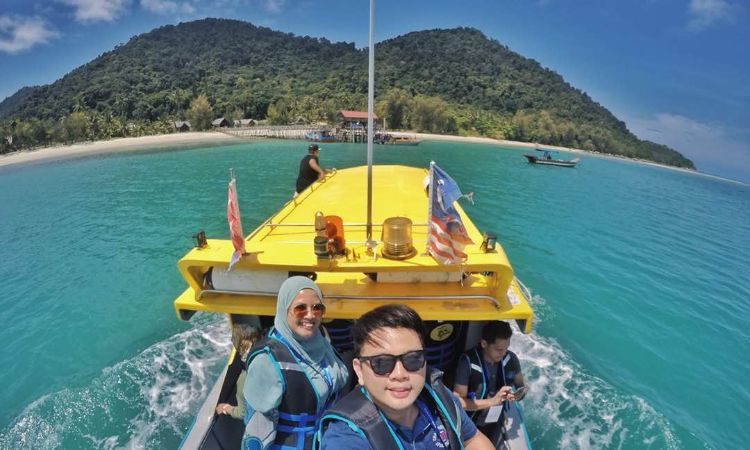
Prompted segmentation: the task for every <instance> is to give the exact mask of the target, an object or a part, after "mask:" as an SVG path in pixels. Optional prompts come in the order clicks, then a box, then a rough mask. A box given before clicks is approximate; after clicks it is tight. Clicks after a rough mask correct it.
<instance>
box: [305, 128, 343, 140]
mask: <svg viewBox="0 0 750 450" xmlns="http://www.w3.org/2000/svg"><path fill="white" fill-rule="evenodd" d="M305 140H308V141H312V142H336V137H335V136H333V135H332V134H331V133H330V132H328V131H327V130H314V131H308V132H307V133H305Z"/></svg>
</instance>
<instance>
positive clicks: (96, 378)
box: [0, 141, 750, 449]
mask: <svg viewBox="0 0 750 450" xmlns="http://www.w3.org/2000/svg"><path fill="white" fill-rule="evenodd" d="M304 149H305V145H304V144H303V143H301V142H299V141H297V142H294V141H255V142H249V143H243V144H239V145H233V146H225V147H214V148H210V149H191V150H183V151H178V152H177V151H175V152H154V153H148V154H115V155H109V156H106V157H99V158H89V159H80V160H69V161H61V162H52V163H47V164H40V165H35V166H25V167H21V168H12V167H11V168H5V169H0V236H2V246H0V254H1V257H0V275H1V279H2V280H3V285H4V288H3V295H2V296H0V342H2V347H0V367H2V370H1V371H0V386H2V389H1V390H0V448H3V449H6V448H7V449H15V448H35V449H36V448H66V449H77V448H107V449H114V448H174V447H176V446H177V445H178V444H179V442H180V439H181V437H182V434H183V432H184V431H185V430H186V429H187V427H188V426H189V425H190V423H191V421H192V417H193V416H192V414H193V412H194V410H195V408H196V407H197V405H198V404H199V403H200V397H201V395H205V394H206V392H207V390H208V388H209V387H210V386H211V384H212V382H213V379H214V377H215V375H216V374H217V373H218V371H219V370H220V369H221V365H222V364H223V362H224V360H225V358H226V354H227V352H228V348H229V347H228V340H229V336H228V333H227V331H226V330H225V326H224V322H223V319H222V318H217V317H214V316H211V315H203V316H199V317H197V318H196V319H194V320H193V321H191V322H190V323H185V322H180V321H178V320H177V319H176V318H175V315H174V311H173V308H172V300H173V299H174V297H175V296H176V295H177V294H179V293H180V292H181V290H182V289H183V288H184V282H183V281H182V280H181V278H180V276H179V274H178V272H177V269H176V267H175V262H176V261H177V259H178V258H179V257H180V256H181V255H183V254H184V253H185V251H186V250H187V249H188V248H189V247H190V246H191V245H192V241H191V235H192V234H193V233H194V232H196V231H197V230H199V229H205V230H206V232H207V234H208V235H209V236H214V237H227V236H228V229H227V225H226V218H225V204H226V183H227V174H228V168H230V167H234V168H235V170H236V172H237V178H238V190H239V198H240V206H241V210H242V219H243V224H244V227H245V232H249V231H250V230H251V229H252V228H253V227H254V226H255V225H257V224H258V223H259V222H260V221H261V220H263V219H264V218H265V217H267V216H268V215H269V214H270V213H272V212H273V211H275V210H276V209H277V208H278V206H280V205H281V204H282V203H283V202H284V201H285V200H286V199H288V198H289V196H290V195H291V193H292V190H293V185H294V177H295V175H296V168H297V165H298V161H299V159H300V158H301V156H302V155H303V154H304V151H305V150H304ZM364 152H365V146H363V145H345V144H328V145H325V146H324V150H323V152H322V159H321V162H322V163H323V165H324V166H326V167H332V166H335V167H347V166H352V165H359V164H363V163H364V162H365V154H364ZM521 153H522V152H521V151H518V150H510V149H499V148H498V147H496V146H489V145H476V144H457V143H443V142H424V143H422V144H421V145H420V146H419V147H415V148H396V149H394V148H382V147H380V148H379V147H377V146H376V154H375V162H376V163H381V164H384V163H388V164H390V163H399V164H408V165H418V166H426V165H427V164H428V162H429V161H430V160H435V161H436V162H437V163H438V164H440V165H441V167H443V168H445V169H447V170H448V171H449V172H450V173H451V175H452V176H453V177H454V178H455V179H456V180H457V181H458V182H459V184H460V185H461V187H462V188H463V190H464V191H466V192H468V191H474V192H475V197H474V199H475V205H474V206H472V205H468V204H464V205H463V206H464V208H465V209H466V210H467V212H468V213H469V214H470V215H471V216H472V218H473V219H474V221H475V223H476V224H477V225H478V226H479V228H480V229H482V230H492V231H495V232H496V233H497V234H498V237H499V241H500V242H501V243H502V245H503V246H504V248H505V250H506V252H507V253H508V255H509V257H510V260H511V262H512V264H513V266H514V269H515V271H516V274H517V275H518V276H519V277H520V278H521V279H522V280H523V281H524V282H525V283H526V284H527V285H528V286H529V287H530V288H531V290H532V291H533V294H534V300H533V302H534V307H535V311H536V314H537V320H536V323H535V327H534V332H533V333H532V334H531V335H530V336H523V335H520V334H517V335H515V336H514V337H513V342H512V346H511V348H512V349H514V350H516V352H517V353H518V354H519V356H520V357H521V360H522V364H523V366H524V370H525V372H526V375H527V378H528V379H529V380H530V383H531V385H532V390H531V392H530V395H529V396H528V397H527V399H526V400H524V402H523V406H524V410H525V413H526V416H527V425H528V428H529V432H530V434H531V437H532V440H533V443H534V447H535V448H537V449H556V448H567V449H574V448H591V449H598V448H613V449H615V448H616V449H640V448H653V449H661V448H673V449H676V448H716V449H735V448H746V447H747V443H748V442H750V431H748V427H747V425H746V422H747V420H748V419H750V413H749V412H748V411H750V408H748V405H750V388H749V387H748V386H750V384H748V383H747V381H746V379H745V378H746V375H747V373H750V358H748V355H750V331H748V327H747V325H746V324H747V323H748V319H750V277H748V273H750V220H748V219H750V187H748V186H746V185H741V184H736V183H731V182H727V181H723V180H718V179H714V178H709V177H704V176H697V175H691V174H684V173H680V172H675V171H671V170H665V169H660V168H655V167H648V166H642V165H636V164H632V163H627V162H622V161H612V160H605V159H597V158H593V157H586V156H584V157H583V161H582V162H581V163H580V165H579V167H577V168H575V169H564V168H553V167H537V166H533V165H529V164H527V163H526V162H525V160H524V159H523V158H522V157H521Z"/></svg>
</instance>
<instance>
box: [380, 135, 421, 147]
mask: <svg viewBox="0 0 750 450" xmlns="http://www.w3.org/2000/svg"><path fill="white" fill-rule="evenodd" d="M375 142H377V143H378V144H381V145H419V143H420V142H422V141H420V140H419V139H417V138H416V137H415V136H408V135H395V134H391V133H376V134H375Z"/></svg>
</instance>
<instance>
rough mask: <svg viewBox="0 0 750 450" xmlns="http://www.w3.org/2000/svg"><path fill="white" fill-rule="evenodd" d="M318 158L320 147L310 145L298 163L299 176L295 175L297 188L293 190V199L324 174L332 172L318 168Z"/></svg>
mask: <svg viewBox="0 0 750 450" xmlns="http://www.w3.org/2000/svg"><path fill="white" fill-rule="evenodd" d="M319 156H320V147H318V144H310V145H309V146H308V147H307V155H305V157H304V158H302V160H301V161H300V162H299V175H297V187H296V189H295V195H294V196H295V197H296V196H297V195H299V194H300V192H302V191H304V190H305V189H307V187H308V186H310V185H311V184H313V183H315V181H316V180H318V179H319V178H322V177H323V176H324V175H325V174H327V173H330V172H332V170H330V169H323V168H321V167H320V164H319V162H318V157H319Z"/></svg>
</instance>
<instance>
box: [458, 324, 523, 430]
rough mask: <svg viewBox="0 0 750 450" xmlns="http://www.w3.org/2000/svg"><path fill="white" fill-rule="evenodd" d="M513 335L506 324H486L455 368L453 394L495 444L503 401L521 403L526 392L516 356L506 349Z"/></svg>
mask: <svg viewBox="0 0 750 450" xmlns="http://www.w3.org/2000/svg"><path fill="white" fill-rule="evenodd" d="M512 335H513V330H512V329H511V328H510V325H509V324H508V323H507V322H501V321H498V320H493V321H490V322H487V323H486V324H485V325H484V327H482V339H481V340H480V341H479V345H478V346H477V347H476V348H474V349H473V350H471V351H469V352H467V353H464V354H463V355H461V357H460V358H459V360H458V365H457V366H456V377H455V386H454V388H453V392H454V393H455V394H456V395H458V396H459V398H460V399H461V404H462V405H463V407H464V408H465V409H466V410H467V411H469V412H470V413H471V418H472V420H473V421H474V423H475V424H476V425H477V428H479V430H480V431H482V432H483V433H484V434H485V435H487V437H488V438H490V441H492V443H493V444H494V445H497V444H498V442H501V441H502V427H501V424H502V420H503V417H502V416H503V415H502V408H503V404H504V402H506V401H513V400H521V399H522V398H523V397H524V396H525V395H526V392H527V389H528V388H527V387H526V386H525V385H524V381H523V373H522V372H521V363H520V362H519V361H518V357H517V356H516V354H515V353H513V352H512V351H510V350H508V347H509V346H510V338H511V336H512ZM511 386H514V387H515V388H516V391H515V392H514V391H513V389H512V387H511Z"/></svg>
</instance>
